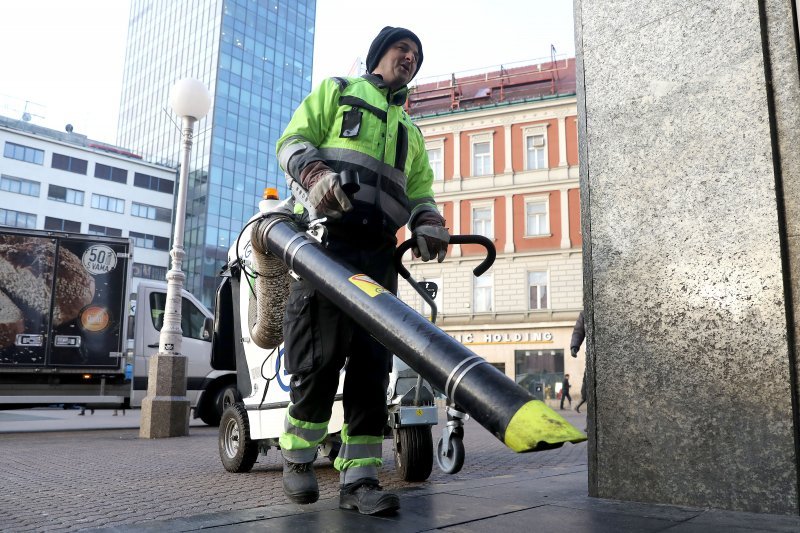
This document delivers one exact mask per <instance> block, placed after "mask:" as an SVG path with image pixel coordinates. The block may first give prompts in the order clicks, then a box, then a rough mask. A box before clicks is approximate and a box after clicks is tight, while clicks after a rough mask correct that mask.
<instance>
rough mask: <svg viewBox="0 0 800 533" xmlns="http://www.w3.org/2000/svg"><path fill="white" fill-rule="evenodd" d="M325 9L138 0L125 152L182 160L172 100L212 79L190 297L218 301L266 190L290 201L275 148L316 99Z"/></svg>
mask: <svg viewBox="0 0 800 533" xmlns="http://www.w3.org/2000/svg"><path fill="white" fill-rule="evenodd" d="M315 16H316V0H257V1H254V0H224V1H223V0H198V1H196V2H179V1H177V0H133V1H132V2H131V15H130V22H129V29H128V44H127V52H126V58H125V70H124V79H123V89H122V97H121V103H120V115H119V126H118V132H117V143H118V144H120V145H123V146H128V147H131V148H132V149H134V150H135V151H137V153H141V154H142V155H144V156H145V157H146V158H148V159H150V160H153V161H157V162H162V163H166V164H170V165H174V164H176V163H177V161H178V160H179V157H178V156H179V149H180V131H179V129H178V127H177V126H176V123H179V122H180V120H179V119H178V117H175V116H174V113H172V110H171V109H169V104H168V99H169V90H170V89H171V87H172V86H173V85H174V83H175V82H176V81H177V80H179V79H182V78H186V77H192V78H196V79H198V80H200V81H202V82H203V83H204V84H205V85H206V86H207V87H208V88H209V90H210V92H211V95H212V98H213V104H212V108H211V110H210V111H209V113H208V115H207V116H206V117H205V118H204V119H202V120H200V121H199V123H198V124H197V125H196V127H195V138H194V146H193V160H192V163H191V165H192V166H191V169H190V175H189V180H190V181H189V184H188V198H187V208H186V214H187V218H186V234H185V238H184V244H185V247H186V258H185V260H184V263H183V269H184V270H185V272H186V275H187V279H186V288H187V289H188V290H189V291H190V292H192V293H193V294H194V295H195V296H197V297H198V298H200V299H201V300H202V301H203V302H204V303H205V304H206V305H209V306H210V305H211V304H212V303H213V296H214V292H215V290H216V284H217V274H218V273H219V271H220V268H221V267H222V265H224V264H225V262H226V258H227V251H228V248H229V247H230V245H231V244H232V243H233V242H234V241H235V240H236V238H237V237H238V235H239V232H240V231H241V229H242V227H243V225H244V223H245V222H246V221H247V220H248V219H249V218H250V217H251V216H252V215H253V213H255V212H256V210H257V206H258V202H259V200H261V197H262V193H263V189H264V188H265V187H268V186H269V187H277V188H278V189H279V190H280V191H283V194H281V196H285V195H286V192H285V191H286V183H285V180H284V178H283V175H282V174H281V173H280V168H279V165H278V162H277V159H276V157H275V143H276V141H277V140H278V137H279V136H280V134H281V132H282V131H283V128H284V127H285V126H286V124H287V123H288V122H289V119H290V118H291V114H292V112H293V111H294V109H295V107H297V105H298V104H299V103H300V101H301V100H302V99H303V97H304V96H305V95H306V94H307V93H308V92H309V91H310V90H311V71H312V58H313V47H314V24H315Z"/></svg>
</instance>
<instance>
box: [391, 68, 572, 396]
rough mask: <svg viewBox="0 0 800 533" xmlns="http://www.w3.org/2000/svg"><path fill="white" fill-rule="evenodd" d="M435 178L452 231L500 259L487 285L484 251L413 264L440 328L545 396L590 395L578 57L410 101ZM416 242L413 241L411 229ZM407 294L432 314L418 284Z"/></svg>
mask: <svg viewBox="0 0 800 533" xmlns="http://www.w3.org/2000/svg"><path fill="white" fill-rule="evenodd" d="M407 106H408V107H407V108H408V111H409V113H410V114H411V115H412V117H413V118H414V122H415V123H416V124H417V125H418V126H419V128H420V129H421V131H422V133H423V135H424V137H425V140H426V146H427V151H428V156H429V159H430V161H431V166H432V167H433V170H434V175H435V184H434V192H435V195H436V201H437V204H438V207H439V209H440V211H441V212H442V214H443V215H444V217H445V219H446V220H447V225H448V226H449V228H450V232H451V234H478V235H484V236H486V237H488V238H489V239H490V240H492V242H493V243H494V245H495V247H496V251H497V258H496V260H495V262H494V265H493V266H492V268H491V269H490V270H489V271H488V272H487V273H485V274H484V275H482V276H480V277H475V276H474V275H473V269H474V268H475V267H476V266H478V265H479V264H480V262H481V261H482V259H483V258H484V257H485V253H484V250H483V249H482V248H481V247H479V246H476V245H463V246H457V245H453V246H451V247H450V251H449V254H448V256H447V258H446V259H445V261H444V262H443V263H441V264H439V263H436V262H429V263H422V262H421V261H420V260H414V259H411V257H410V255H409V256H408V259H407V261H406V262H405V263H404V264H406V266H407V267H408V268H409V270H410V272H411V275H412V277H413V278H414V279H416V280H417V281H434V282H435V283H436V284H437V285H438V286H439V292H438V294H437V297H436V300H435V302H436V305H437V309H438V317H437V321H436V322H437V324H438V325H439V326H440V327H441V328H442V329H443V330H445V331H446V332H448V333H449V334H450V335H452V336H453V337H454V338H456V339H457V340H459V341H461V342H462V343H464V344H465V345H467V346H468V347H469V348H471V349H472V350H473V351H474V352H476V353H477V354H478V355H480V356H482V357H484V358H485V359H486V360H487V361H488V362H489V363H491V364H493V365H495V366H496V367H497V368H499V369H500V370H502V371H503V372H505V373H506V374H507V375H508V376H509V377H511V378H512V379H515V380H516V381H517V382H518V383H520V384H521V385H523V386H524V387H526V388H527V389H529V390H530V391H531V392H532V393H533V394H534V395H535V396H537V397H540V398H542V399H551V400H555V399H557V398H558V397H559V393H560V390H561V382H562V380H563V377H564V374H570V382H571V383H572V385H573V386H574V387H575V388H573V389H572V394H573V397H576V396H578V394H579V392H580V383H581V379H582V376H583V370H584V356H583V350H581V353H580V355H579V357H578V358H577V359H575V358H572V357H571V356H570V350H569V342H570V336H571V333H572V328H573V326H574V324H575V320H576V319H577V317H578V313H579V311H580V310H581V309H582V307H583V295H582V259H581V257H582V251H581V246H582V239H581V227H580V194H579V183H578V139H577V124H576V120H577V107H576V96H575V62H574V59H558V60H557V59H556V58H552V59H551V60H550V61H546V62H542V63H537V64H528V65H522V66H516V67H509V68H505V67H501V68H499V69H497V70H492V71H486V72H475V73H467V74H464V75H459V76H456V75H453V76H450V77H447V78H443V79H440V80H434V81H424V80H422V81H420V83H419V84H418V85H417V86H415V87H414V88H413V89H412V93H411V96H410V98H409V102H408V104H407ZM405 236H406V237H409V236H410V235H409V234H408V233H407V230H406V235H405ZM399 294H400V297H401V298H402V299H403V300H405V301H406V302H408V303H409V305H412V306H413V307H415V308H416V309H418V310H420V311H422V312H423V313H429V311H430V310H429V309H428V308H427V306H426V305H425V303H424V301H423V300H422V298H421V297H419V295H417V293H416V292H415V291H414V290H413V289H412V288H411V287H410V286H408V284H403V283H402V280H401V284H400V292H399Z"/></svg>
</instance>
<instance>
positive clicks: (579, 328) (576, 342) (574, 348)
mask: <svg viewBox="0 0 800 533" xmlns="http://www.w3.org/2000/svg"><path fill="white" fill-rule="evenodd" d="M585 338H586V329H585V327H584V325H583V311H581V312H580V314H578V320H576V321H575V327H574V328H572V338H571V339H570V341H569V351H570V352H571V353H572V357H578V350H580V349H581V344H583V340H584V339H585ZM586 401H587V397H586V371H585V370H584V372H583V381H582V382H581V401H580V402H579V403H578V405H577V407H575V410H576V411H577V412H579V413H580V412H581V405H583V404H585V403H586Z"/></svg>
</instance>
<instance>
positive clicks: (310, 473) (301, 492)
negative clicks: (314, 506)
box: [283, 459, 319, 505]
mask: <svg viewBox="0 0 800 533" xmlns="http://www.w3.org/2000/svg"><path fill="white" fill-rule="evenodd" d="M283 493H284V494H286V497H287V498H289V499H290V500H292V501H293V502H294V503H299V504H301V505H305V504H308V503H314V502H315V501H317V500H318V499H319V485H317V475H316V474H315V473H314V462H313V461H312V462H310V463H291V462H289V461H287V460H286V459H284V460H283Z"/></svg>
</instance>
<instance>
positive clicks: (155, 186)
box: [133, 172, 175, 194]
mask: <svg viewBox="0 0 800 533" xmlns="http://www.w3.org/2000/svg"><path fill="white" fill-rule="evenodd" d="M133 185H134V187H142V188H143V189H150V190H151V191H158V192H164V193H167V194H172V193H173V192H174V191H175V182H174V181H172V180H165V179H163V178H157V177H155V176H148V175H147V174H142V173H140V172H136V173H134V175H133Z"/></svg>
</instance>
